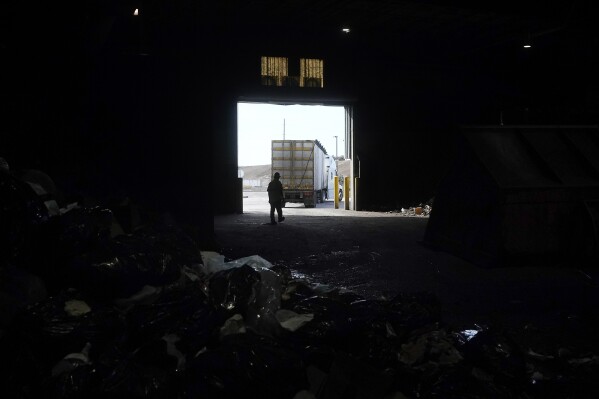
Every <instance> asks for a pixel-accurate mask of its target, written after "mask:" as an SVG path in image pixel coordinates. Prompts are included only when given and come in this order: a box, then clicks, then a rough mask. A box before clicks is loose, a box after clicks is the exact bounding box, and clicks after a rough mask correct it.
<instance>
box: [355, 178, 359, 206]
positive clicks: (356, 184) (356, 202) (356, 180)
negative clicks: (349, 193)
mask: <svg viewBox="0 0 599 399" xmlns="http://www.w3.org/2000/svg"><path fill="white" fill-rule="evenodd" d="M359 179H360V178H359V177H354V191H355V192H356V195H354V211H359V210H360V208H358V180H359Z"/></svg>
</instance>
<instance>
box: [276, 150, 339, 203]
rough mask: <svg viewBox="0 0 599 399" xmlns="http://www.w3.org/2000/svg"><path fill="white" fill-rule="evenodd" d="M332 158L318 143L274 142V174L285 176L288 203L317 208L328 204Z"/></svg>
mask: <svg viewBox="0 0 599 399" xmlns="http://www.w3.org/2000/svg"><path fill="white" fill-rule="evenodd" d="M329 159H330V158H328V157H327V152H326V150H325V149H324V147H323V146H322V144H320V142H319V141H318V140H273V141H272V173H271V175H272V174H274V173H275V172H279V173H280V174H281V183H282V184H283V196H284V200H283V201H284V203H283V206H285V203H287V202H291V203H303V204H304V205H305V206H306V208H313V207H315V206H316V204H317V203H318V202H324V199H325V198H326V197H327V190H328V186H329V175H330V173H329V168H327V166H328V165H327V163H328V161H329Z"/></svg>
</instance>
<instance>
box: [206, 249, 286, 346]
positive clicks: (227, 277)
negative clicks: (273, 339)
mask: <svg viewBox="0 0 599 399" xmlns="http://www.w3.org/2000/svg"><path fill="white" fill-rule="evenodd" d="M209 259H210V260H209V261H208V262H209V265H208V266H207V268H206V269H205V270H206V271H207V273H208V274H209V276H210V280H209V298H210V301H211V303H212V304H213V305H215V306H217V307H218V308H220V309H222V310H224V311H225V312H226V313H227V315H228V316H231V315H233V314H235V313H240V314H241V315H242V316H243V317H244V320H245V322H246V324H247V325H248V326H249V327H251V328H253V329H254V330H256V331H258V332H261V333H263V334H268V335H272V334H274V333H275V332H276V330H277V328H278V322H277V320H276V317H275V313H276V311H277V310H278V309H279V308H280V306H281V277H280V276H279V275H278V274H277V273H275V272H273V271H272V270H270V268H271V267H272V264H271V263H270V262H268V261H266V260H265V259H263V258H262V257H260V256H257V255H254V256H249V257H245V258H240V259H237V260H235V261H231V262H226V263H225V262H221V260H222V259H223V258H222V257H220V256H214V255H213V256H212V257H210V258H209Z"/></svg>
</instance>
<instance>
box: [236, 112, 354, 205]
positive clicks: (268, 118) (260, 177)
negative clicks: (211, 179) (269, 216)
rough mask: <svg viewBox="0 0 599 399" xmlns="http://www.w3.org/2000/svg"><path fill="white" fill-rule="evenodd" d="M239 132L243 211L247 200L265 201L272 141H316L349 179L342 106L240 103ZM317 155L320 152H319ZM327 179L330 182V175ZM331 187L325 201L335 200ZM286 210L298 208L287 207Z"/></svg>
mask: <svg viewBox="0 0 599 399" xmlns="http://www.w3.org/2000/svg"><path fill="white" fill-rule="evenodd" d="M237 129H238V130H237V132H238V133H237V148H238V158H237V160H238V167H239V172H238V173H239V175H238V177H240V178H242V179H243V191H244V208H245V206H246V204H247V202H248V201H246V200H245V199H247V198H248V197H249V199H250V202H251V200H252V198H254V199H256V200H258V201H259V203H262V202H263V201H262V197H264V198H266V188H267V186H268V183H269V182H270V180H271V179H272V176H271V174H272V173H274V171H272V169H271V162H272V156H273V153H272V148H273V147H272V145H273V144H272V140H297V141H298V143H299V142H300V141H304V140H305V141H308V140H311V141H315V140H317V141H318V142H319V143H320V147H319V148H323V149H324V150H325V151H326V154H327V156H328V157H329V159H328V160H327V162H331V163H333V164H334V170H337V172H336V174H337V175H339V176H341V177H342V176H343V175H344V174H347V176H349V167H346V165H345V163H344V162H343V160H344V159H345V154H344V152H345V131H346V130H345V108H344V107H343V106H323V105H298V104H295V105H279V104H264V103H247V102H240V103H238V104H237ZM297 145H306V144H297V143H296V146H297ZM312 151H314V150H312ZM316 152H320V150H319V149H316ZM305 155H307V156H312V157H313V156H315V153H314V152H312V153H311V152H306V154H305ZM337 166H339V167H337ZM345 169H347V171H345ZM331 171H333V169H331ZM328 178H331V176H330V174H329V176H328ZM325 185H326V182H325ZM332 187H333V186H332V184H331V185H330V190H329V189H328V188H327V189H326V190H324V191H323V192H322V193H320V194H319V195H321V196H322V199H323V200H324V199H325V197H326V199H328V200H332V199H333V191H332V190H333V188H332ZM325 191H326V192H325ZM260 196H262V197H260ZM315 202H316V203H317V202H318V200H317V199H315ZM287 206H291V207H293V206H299V205H298V204H296V203H287ZM302 206H303V205H302ZM262 207H263V205H262Z"/></svg>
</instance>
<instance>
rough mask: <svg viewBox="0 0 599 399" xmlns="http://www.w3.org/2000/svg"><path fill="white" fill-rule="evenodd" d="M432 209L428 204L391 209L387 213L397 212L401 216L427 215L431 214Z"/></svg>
mask: <svg viewBox="0 0 599 399" xmlns="http://www.w3.org/2000/svg"><path fill="white" fill-rule="evenodd" d="M432 210H433V208H431V207H430V206H429V205H424V206H412V207H409V208H401V209H400V210H398V211H392V212H389V213H397V214H399V215H401V216H412V217H425V216H429V215H430V214H431V211H432Z"/></svg>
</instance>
